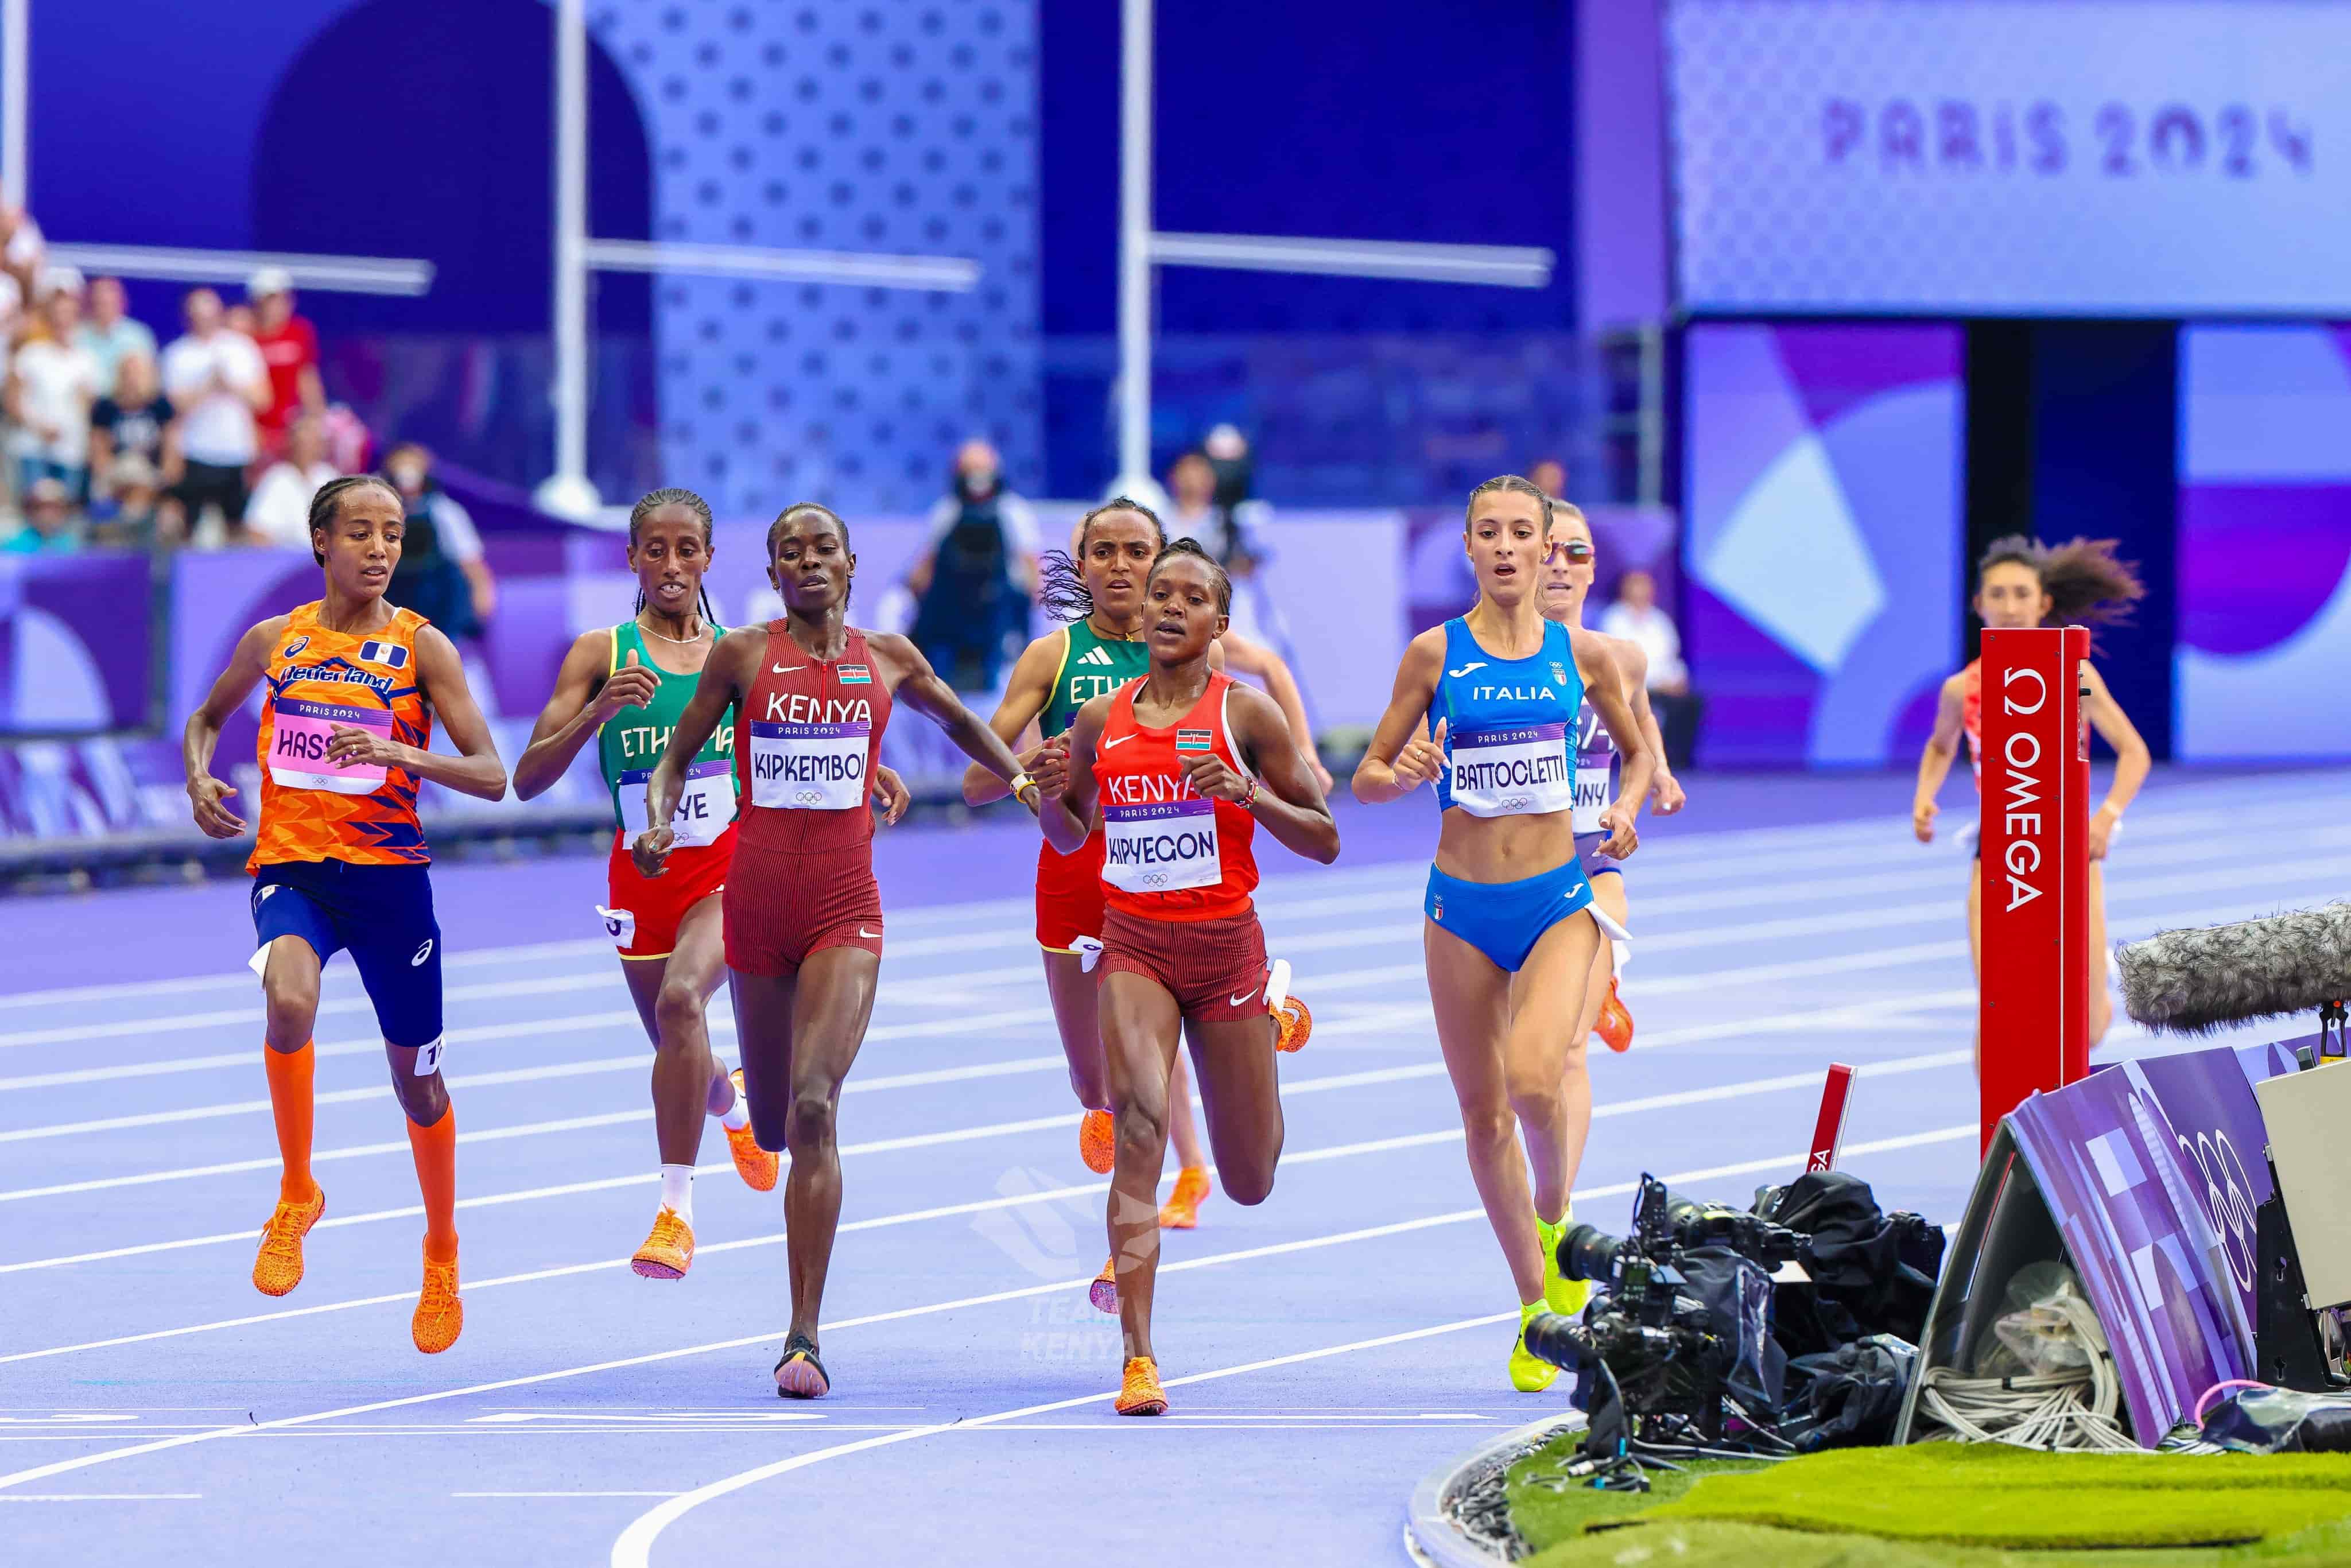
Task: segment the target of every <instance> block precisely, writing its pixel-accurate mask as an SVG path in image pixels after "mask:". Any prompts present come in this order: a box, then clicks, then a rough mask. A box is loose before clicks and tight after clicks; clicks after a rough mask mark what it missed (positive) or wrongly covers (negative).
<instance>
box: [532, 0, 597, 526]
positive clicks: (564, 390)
mask: <svg viewBox="0 0 2351 1568" xmlns="http://www.w3.org/2000/svg"><path fill="white" fill-rule="evenodd" d="M587 243H588V16H587V5H586V0H556V6H555V320H554V322H553V326H552V334H551V335H552V337H553V339H554V348H555V385H554V388H553V399H554V403H555V473H554V476H552V477H551V478H549V480H548V482H547V484H546V485H544V486H541V487H540V492H539V498H540V501H541V504H542V505H545V506H548V507H549V508H550V509H552V510H556V511H559V512H567V513H569V512H580V511H588V510H593V509H594V507H595V506H596V503H597V497H596V494H595V492H594V490H593V489H591V488H590V486H589V484H588V267H587Z"/></svg>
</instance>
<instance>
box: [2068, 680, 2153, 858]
mask: <svg viewBox="0 0 2351 1568" xmlns="http://www.w3.org/2000/svg"><path fill="white" fill-rule="evenodd" d="M2082 684H2083V685H2084V687H2085V688H2086V689H2087V691H2088V693H2089V695H2088V697H2087V699H2086V700H2085V704H2084V706H2085V710H2086V713H2087V716H2088V718H2089V720H2090V727H2091V728H2093V729H2095V730H2096V731H2097V732H2098V738H2099V739H2101V740H2103V741H2105V743H2106V744H2107V745H2108V746H2111V747H2114V748H2115V781H2114V782H2113V783H2112V784H2110V785H2108V786H2107V787H2106V798H2105V800H2104V801H2102V802H2100V804H2099V806H2098V809H2097V810H2096V811H2095V813H2093V814H2092V816H2091V818H2090V841H2089V850H2090V858H2091V859H2092V860H2094V861H2095V860H2104V859H2105V858H2106V842H2107V841H2108V840H2109V839H2111V838H2113V837H2114V832H2115V824H2116V823H2117V822H2119V821H2122V820H2123V810H2124V808H2125V807H2126V806H2128V805H2129V804H2130V803H2131V800H2132V799H2133V798H2134V797H2135V796H2137V794H2138V789H2139V786H2140V785H2142V784H2144V783H2146V782H2147V765H2148V762H2149V760H2150V759H2149V757H2148V755H2147V742H2146V740H2145V739H2143V738H2141V737H2140V735H2139V733H2138V727H2137V725H2135V724H2133V723H2131V721H2130V715H2128V714H2126V713H2125V712H2123V709H2122V705H2121V704H2120V703H2118V702H2116V701H2115V695H2114V693H2112V692H2110V691H2108V690H2107V689H2106V678H2105V676H2104V675H2102V674H2098V672H2097V668H2096V666H2095V665H2093V664H2090V663H2089V662H2088V661H2087V660H2085V661H2084V662H2083V664H2082Z"/></svg>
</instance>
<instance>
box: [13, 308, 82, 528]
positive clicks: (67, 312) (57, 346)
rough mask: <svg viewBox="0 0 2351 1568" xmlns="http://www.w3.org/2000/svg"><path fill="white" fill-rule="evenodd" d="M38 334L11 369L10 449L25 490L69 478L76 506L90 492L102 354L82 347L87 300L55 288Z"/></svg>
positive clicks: (40, 316)
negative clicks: (91, 433) (92, 411)
mask: <svg viewBox="0 0 2351 1568" xmlns="http://www.w3.org/2000/svg"><path fill="white" fill-rule="evenodd" d="M35 322H36V325H35V328H34V331H33V336H32V337H31V338H30V339H28V340H26V342H25V343H24V344H23V345H22V346H21V347H19V348H18V349H17V350H16V358H15V359H14V360H13V361H10V363H9V366H8V379H7V382H6V387H5V401H6V403H7V408H8V417H9V418H10V420H12V421H13V422H14V423H15V426H16V428H15V430H14V432H13V433H12V434H11V435H10V440H9V447H10V451H11V452H12V453H13V454H14V455H15V456H16V486H17V489H18V491H19V493H23V492H25V491H26V490H28V489H29V488H30V486H32V484H33V482H34V481H35V480H37V479H44V478H47V479H55V480H57V481H59V482H60V483H62V484H63V485H64V486H65V487H66V489H67V491H68V493H69V494H70V495H71V496H72V497H73V499H74V501H75V502H76V503H78V502H80V501H81V500H82V499H83V497H86V496H87V495H88V494H89V423H90V405H91V404H92V403H94V402H97V400H98V393H99V380H100V376H99V366H98V357H97V356H96V355H94V354H92V353H91V352H90V351H89V350H88V349H85V348H83V347H82V345H81V341H80V331H79V329H80V326H81V298H80V296H79V295H78V294H76V293H75V292H74V291H73V290H72V289H70V288H54V289H51V290H50V291H49V294H48V296H47V298H44V299H43V300H42V301H41V308H40V310H39V311H38V312H37V316H36V318H35Z"/></svg>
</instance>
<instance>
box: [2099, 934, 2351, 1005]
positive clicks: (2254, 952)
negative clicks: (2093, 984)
mask: <svg viewBox="0 0 2351 1568" xmlns="http://www.w3.org/2000/svg"><path fill="white" fill-rule="evenodd" d="M2115 958H2116V967H2118V968H2120V970H2121V971H2122V981H2123V1007H2124V1009H2126V1010H2127V1011H2128V1012H2129V1014H2130V1016H2131V1017H2133V1018H2135V1019H2137V1020H2138V1021H2139V1022H2141V1023H2143V1024H2145V1025H2147V1027H2148V1028H2149V1029H2158V1030H2169V1031H2171V1032H2172V1033H2175V1034H2209V1033H2210V1032H2211V1031H2212V1030H2217V1029H2220V1027H2222V1026H2223V1025H2225V1024H2232V1023H2241V1022H2243V1021H2245V1020H2246V1019H2263V1018H2275V1017H2278V1016H2280V1015H2281V1014H2287V1013H2299V1012H2308V1011H2310V1010H2311V1009H2314V1008H2317V1007H2319V1006H2321V1005H2323V1004H2325V1003H2327V1002H2332V1001H2339V1000H2342V999H2344V998H2351V904H2325V905H2322V906H2321V907H2319V908H2317V909H2304V910H2297V911H2295V912H2294V913H2292V914H2289V915H2270V916H2268V917H2267V918H2265V919H2262V920H2246V921H2241V922H2240V923H2238V924H2237V925H2212V926H2207V927H2205V928H2203V929H2201V930H2192V931H2165V932H2159V933H2158V934H2157V935H2156V936H2150V937H2148V938H2147V940H2146V941H2144V942H2133V943H2131V944H2130V945H2129V946H2125V947H2121V948H2118V949H2116V954H2115Z"/></svg>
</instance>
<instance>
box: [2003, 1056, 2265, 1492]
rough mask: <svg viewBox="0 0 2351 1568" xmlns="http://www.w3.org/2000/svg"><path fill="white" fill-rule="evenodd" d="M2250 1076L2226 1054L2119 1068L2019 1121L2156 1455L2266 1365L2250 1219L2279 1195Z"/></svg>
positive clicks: (2143, 1437) (2021, 1137) (2022, 1146)
mask: <svg viewBox="0 0 2351 1568" xmlns="http://www.w3.org/2000/svg"><path fill="white" fill-rule="evenodd" d="M2249 1071H2257V1069H2256V1068H2255V1067H2254V1065H2253V1064H2252V1063H2250V1062H2248V1061H2244V1060H2243V1059H2241V1056H2240V1054H2239V1053H2238V1052H2237V1051H2234V1050H2231V1049H2230V1048H2229V1047H2226V1046H2220V1047H2214V1048H2212V1049H2210V1050H2207V1051H2183V1052H2180V1053H2179V1054H2177V1055H2172V1056H2161V1057H2149V1058H2146V1059H2143V1060H2140V1061H2125V1062H2119V1063H2116V1065H2114V1066H2112V1067H2109V1068H2105V1069H2104V1070H2103V1071H2097V1072H2094V1073H2092V1074H2091V1075H2090V1076H2089V1077H2087V1078H2085V1079H2084V1080H2082V1081H2081V1082H2078V1083H2074V1084H2069V1085H2067V1086H2066V1087H2065V1088H2064V1089H2060V1090H2058V1091H2056V1092H2053V1093H2049V1094H2039V1095H2035V1096H2033V1097H2032V1099H2030V1100H2027V1101H2026V1102H2025V1103H2023V1104H2022V1105H2020V1106H2018V1107H2017V1108H2016V1110H2015V1111H2014V1112H2013V1113H2011V1115H2010V1117H2009V1122H2008V1125H2009V1129H2010V1131H2011V1134H2012V1135H2013V1137H2014V1139H2015V1143H2016V1147H2017V1149H2018V1151H2019V1152H2020V1153H2021V1154H2022V1155H2023V1157H2024V1160H2025V1163H2026V1165H2027V1166H2029V1167H2030V1169H2031V1170H2032V1178H2033V1181H2034V1182H2035V1184H2036V1185H2037V1186H2039V1187H2040V1189H2041V1194H2042V1197H2043V1199H2044V1200H2045V1201H2046V1202H2047V1204H2048V1206H2049V1211H2050V1214H2051V1217H2052V1218H2054V1219H2055V1221H2056V1223H2057V1228H2058V1231H2059V1233H2060V1234H2061V1235H2062V1236H2063V1237H2064V1242H2065V1249H2066V1252H2067V1254H2068V1255H2069V1257H2070V1259H2071V1260H2072V1262H2073V1264H2074V1270H2075V1272H2076V1274H2077V1275H2078V1276H2079V1278H2080V1280H2081V1281H2082V1291H2083V1294H2084V1295H2085V1297H2087V1298H2088V1300H2089V1302H2090V1304H2091V1306H2093V1307H2094V1308H2095V1309H2096V1312H2097V1314H2098V1322H2099V1323H2100V1324H2101V1325H2102V1326H2103V1327H2104V1328H2105V1333H2106V1338H2107V1341H2108V1343H2109V1348H2110V1350H2111V1353H2112V1355H2113V1358H2114V1367H2115V1374H2116V1378H2117V1380H2118V1381H2119V1383H2120V1385H2121V1388H2122V1395H2123V1399H2124V1402H2125V1405H2126V1407H2127V1409H2128V1411H2129V1415H2130V1420H2131V1428H2132V1431H2133V1432H2134V1433H2135V1434H2136V1435H2137V1437H2138V1440H2139V1442H2140V1444H2141V1445H2142V1446H2143V1447H2146V1448H2153V1447H2154V1446H2155V1445H2156V1444H2157V1443H2158V1441H2160V1440H2161V1439H2162V1437H2163V1435H2164V1434H2165V1433H2166V1432H2167V1431H2168V1430H2169V1429H2170V1428H2171V1427H2172V1426H2173V1425H2174V1424H2175V1423H2176V1422H2178V1421H2179V1420H2180V1419H2181V1418H2182V1417H2183V1416H2187V1415H2189V1413H2191V1412H2192V1411H2193V1410H2194V1408H2195V1406H2196V1402H2197V1400H2198V1399H2199V1398H2200V1397H2202V1396H2203V1395H2204V1394H2205V1392H2206V1391H2207V1390H2209V1389H2210V1388H2211V1387H2212V1386H2213V1385H2215V1384H2217V1383H2220V1382H2222V1381H2224V1380H2226V1379H2229V1378H2234V1377H2246V1376H2250V1375H2252V1368H2253V1366H2254V1364H2255V1362H2254V1355H2253V1336H2252V1322H2253V1321H2254V1318H2255V1315H2256V1306H2255V1302H2254V1297H2253V1288H2254V1259H2255V1251H2254V1230H2253V1211H2254V1209H2255V1208H2256V1207H2258V1206H2259V1205H2260V1204H2262V1202H2263V1201H2265V1200H2266V1199H2267V1198H2268V1197H2270V1194H2271V1186H2270V1178H2269V1163H2268V1161H2267V1160H2266V1159H2265V1158H2263V1157H2262V1149H2263V1146H2264V1144H2265V1141H2266V1140H2265V1137H2264V1134H2263V1133H2262V1115H2261V1108H2260V1106H2259V1104H2258V1103H2256V1102H2255V1100H2254V1099H2253V1092H2252V1080H2251V1078H2250V1077H2249V1076H2248V1073H2249Z"/></svg>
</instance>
